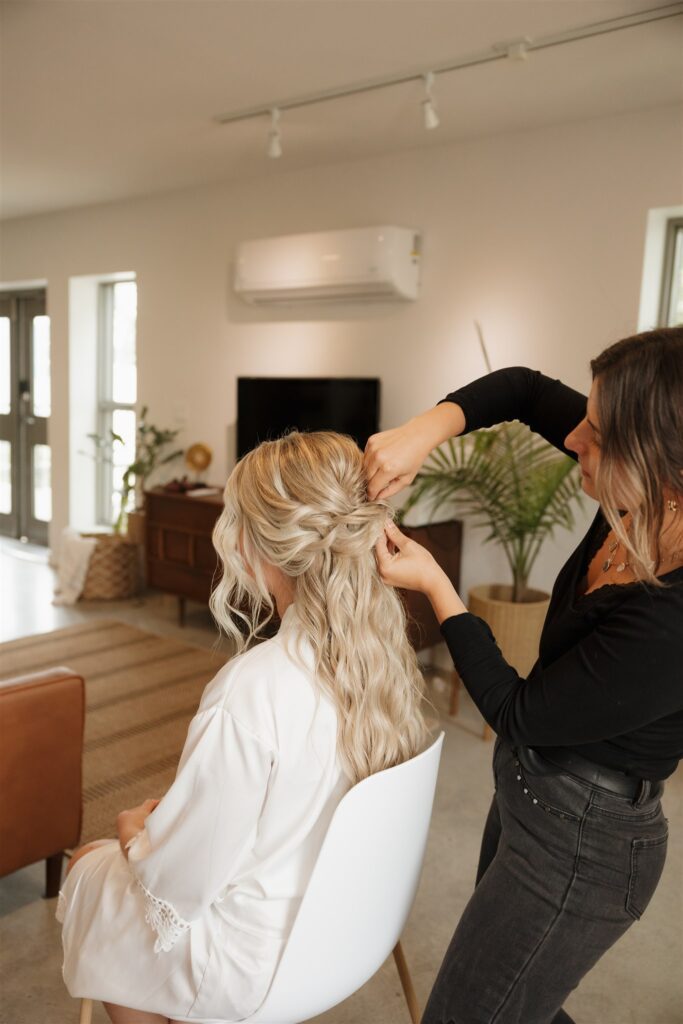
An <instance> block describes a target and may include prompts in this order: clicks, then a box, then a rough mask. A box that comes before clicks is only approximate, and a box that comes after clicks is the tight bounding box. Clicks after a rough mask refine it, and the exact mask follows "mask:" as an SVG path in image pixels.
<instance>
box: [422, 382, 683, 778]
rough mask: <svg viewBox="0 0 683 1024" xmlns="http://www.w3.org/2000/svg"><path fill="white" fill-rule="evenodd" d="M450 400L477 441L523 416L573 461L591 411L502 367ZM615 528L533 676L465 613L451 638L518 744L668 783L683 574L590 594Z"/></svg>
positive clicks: (471, 684)
mask: <svg viewBox="0 0 683 1024" xmlns="http://www.w3.org/2000/svg"><path fill="white" fill-rule="evenodd" d="M444 401H448V402H455V403H456V404H457V405H459V406H460V407H461V409H462V410H463V412H464V414H465V421H466V432H468V431H470V430H476V429H478V428H479V427H487V426H493V425H494V424H496V423H501V422H504V421H506V420H512V419H517V420H521V421H522V422H523V423H526V424H528V426H529V427H531V429H532V430H534V431H536V432H537V433H539V434H541V435H542V436H543V437H544V438H546V440H548V441H550V443H551V444H553V445H555V447H557V448H559V449H560V450H561V451H563V452H565V453H566V454H568V455H573V453H572V452H568V451H567V449H565V447H564V444H563V442H564V438H565V437H566V436H567V434H568V433H569V432H570V430H572V428H573V427H575V426H576V425H577V423H579V421H580V420H581V419H583V417H584V416H585V412H586V397H585V396H584V395H581V394H579V393H578V392H577V391H574V390H572V389H571V388H569V387H567V386H566V385H564V384H562V383H561V382H560V381H558V380H551V379H550V378H549V377H545V376H543V374H541V373H538V372H537V371H534V370H529V369H526V368H525V367H512V368H510V369H506V370H497V371H496V372H494V373H490V374H488V376H486V377H482V378H480V379H479V380H476V381H473V382H472V383H471V384H468V385H466V386H465V387H463V388H460V389H459V390H458V391H454V392H452V393H451V394H449V395H448V396H447V398H445V399H444ZM573 457H575V456H573ZM608 531H609V525H608V523H607V521H606V519H605V517H604V516H603V515H602V512H601V511H600V510H598V512H597V514H596V516H595V519H594V520H593V523H592V524H591V526H590V528H589V530H588V532H587V534H586V536H585V537H584V538H583V540H582V541H581V543H580V544H579V546H578V547H577V548H576V550H575V551H574V553H573V554H572V555H571V556H570V558H569V560H568V561H567V562H566V564H565V565H564V566H563V568H562V569H561V571H560V573H559V575H558V577H557V580H556V581H555V585H554V586H553V590H552V594H551V599H550V606H549V608H548V613H547V616H546V620H545V624H544V626H543V632H542V634H541V640H540V646H539V658H538V661H537V662H536V664H535V665H534V667H533V668H532V670H531V672H530V673H529V676H528V677H527V678H526V679H523V678H521V677H520V676H519V675H518V673H517V672H516V671H515V669H514V668H513V667H512V666H511V665H509V664H508V663H507V662H506V661H505V659H504V658H503V656H502V654H501V652H500V649H499V648H498V646H497V644H496V642H495V639H494V637H493V634H492V633H491V630H490V629H489V627H488V625H487V624H486V623H485V622H484V621H483V620H482V619H480V618H477V617H476V616H474V615H471V614H469V613H467V614H462V615H454V616H452V617H451V618H448V619H446V620H445V621H444V622H443V623H442V626H441V631H442V634H443V637H444V639H445V641H446V643H447V644H448V648H449V650H450V653H451V657H452V658H453V662H454V664H455V667H456V669H457V671H458V673H459V674H460V676H461V678H462V680H463V682H464V684H465V686H466V687H467V689H468V691H469V692H470V694H471V696H472V698H473V700H474V701H475V703H476V705H477V707H478V708H479V710H480V711H481V713H482V715H483V716H484V718H485V719H486V721H487V722H488V723H489V725H491V726H492V728H493V729H494V730H495V731H496V732H497V733H498V734H499V735H500V736H502V737H503V738H504V739H506V740H508V741H509V742H511V743H512V744H513V745H515V744H524V745H527V746H532V747H536V748H538V749H539V751H540V752H541V753H542V752H543V748H544V747H568V748H571V749H572V750H575V751H577V752H578V753H579V754H581V755H582V756H583V757H586V758H589V759H590V760H592V761H595V762H597V763H598V764H602V765H606V766H609V767H611V768H616V769H618V770H620V771H623V772H626V773H627V774H629V775H634V776H637V777H639V778H645V779H651V780H655V779H664V778H666V777H667V776H669V775H670V774H671V773H672V772H673V771H674V770H675V768H676V766H677V764H678V761H679V760H680V758H681V757H683V568H679V569H675V570H673V571H672V572H668V573H665V574H664V575H663V576H661V579H662V580H663V581H664V582H665V583H666V584H667V586H666V587H664V588H658V587H653V586H648V585H647V584H644V583H641V582H634V583H626V584H606V585H604V586H602V587H599V588H598V589H596V590H593V591H592V592H591V593H590V594H585V593H582V591H584V590H585V576H586V572H587V569H588V565H589V562H590V561H591V559H592V557H593V555H594V554H595V552H596V551H597V550H598V548H599V547H600V545H601V544H602V542H603V540H604V539H605V537H606V535H607V533H608Z"/></svg>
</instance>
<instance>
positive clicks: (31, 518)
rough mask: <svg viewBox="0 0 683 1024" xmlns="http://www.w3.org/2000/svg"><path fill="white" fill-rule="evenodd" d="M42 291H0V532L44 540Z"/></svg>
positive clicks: (46, 364)
mask: <svg viewBox="0 0 683 1024" xmlns="http://www.w3.org/2000/svg"><path fill="white" fill-rule="evenodd" d="M49 418H50V321H49V318H48V317H47V316H46V313H45V292H44V291H40V292H12V293H9V292H2V293H0V532H2V533H4V534H7V535H8V536H10V537H19V538H24V539H26V540H30V541H33V542H34V543H35V544H47V528H48V524H49V522H50V520H51V518H52V481H51V452H50V446H49V445H48V442H47V425H48V420H49Z"/></svg>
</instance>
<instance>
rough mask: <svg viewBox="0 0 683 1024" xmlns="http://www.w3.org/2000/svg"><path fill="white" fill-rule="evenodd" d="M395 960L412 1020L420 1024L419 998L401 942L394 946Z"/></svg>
mask: <svg viewBox="0 0 683 1024" xmlns="http://www.w3.org/2000/svg"><path fill="white" fill-rule="evenodd" d="M394 960H395V961H396V969H397V970H398V976H399V978H400V979H401V987H402V989H403V995H404V996H405V997H406V1003H407V1004H408V1011H409V1013H410V1019H411V1021H412V1022H413V1024H420V1016H421V1014H420V1007H419V1006H418V1003H417V996H416V995H415V989H414V988H413V980H412V978H411V977H410V971H409V970H408V964H407V962H406V958H405V954H404V952H403V946H402V945H401V943H400V941H399V942H397V943H396V945H395V946H394Z"/></svg>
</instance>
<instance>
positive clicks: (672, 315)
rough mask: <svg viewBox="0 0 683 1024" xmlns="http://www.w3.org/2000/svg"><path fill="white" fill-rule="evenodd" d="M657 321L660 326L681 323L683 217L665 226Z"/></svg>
mask: <svg viewBox="0 0 683 1024" xmlns="http://www.w3.org/2000/svg"><path fill="white" fill-rule="evenodd" d="M659 322H660V324H661V325H662V327H677V326H678V325H679V324H683V218H680V217H676V218H673V219H672V220H670V221H669V222H668V224H667V228H666V248H665V252H664V271H663V277H662V303H661V309H660V317H659Z"/></svg>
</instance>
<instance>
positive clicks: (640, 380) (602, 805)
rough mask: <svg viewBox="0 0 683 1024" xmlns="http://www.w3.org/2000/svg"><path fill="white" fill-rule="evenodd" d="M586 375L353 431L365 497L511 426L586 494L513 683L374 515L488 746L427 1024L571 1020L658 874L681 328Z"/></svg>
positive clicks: (680, 726)
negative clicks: (575, 532)
mask: <svg viewBox="0 0 683 1024" xmlns="http://www.w3.org/2000/svg"><path fill="white" fill-rule="evenodd" d="M591 368H592V371H593V386H592V388H591V392H590V396H589V398H588V401H586V398H585V397H584V396H583V395H581V394H578V393H577V392H576V391H573V390H572V389H571V388H569V387H566V386H565V385H563V384H561V383H560V382H559V381H556V380H551V379H549V378H548V377H544V376H543V375H542V374H540V373H538V372H534V371H532V370H527V369H524V368H521V367H515V368H513V369H507V370H499V371H497V372H495V373H491V374H489V375H488V376H486V377H483V378H482V379H481V380H477V381H474V382H473V383H472V384H469V385H467V386H466V387H463V388H461V389H460V390H458V391H456V392H454V393H453V394H450V395H448V397H447V398H446V399H445V400H444V402H443V403H440V404H439V405H438V406H437V407H436V408H435V409H432V410H431V411H429V412H426V413H424V414H423V415H421V416H418V417H416V418H415V419H413V420H410V421H409V422H408V423H407V424H405V425H404V426H402V427H399V428H397V429H395V430H388V431H385V432H384V433H381V434H377V435H375V436H374V437H373V438H371V439H370V441H369V442H368V446H367V450H366V455H365V462H366V472H367V477H368V481H369V483H368V490H369V495H370V497H371V498H373V499H374V498H377V497H388V496H390V495H392V494H394V493H396V492H397V491H398V490H400V489H401V487H403V486H404V485H405V484H408V483H410V482H411V481H412V479H413V478H414V476H415V475H416V473H417V471H418V470H419V468H420V466H421V464H422V462H423V461H424V459H425V457H426V456H427V455H428V453H429V451H430V450H431V449H432V448H433V447H435V446H436V445H437V444H439V443H440V442H442V441H444V440H445V439H446V438H447V437H449V436H452V435H455V434H461V433H464V432H465V431H469V430H475V429H476V428H478V427H486V426H491V425H493V424H495V423H499V422H501V421H505V420H512V419H519V420H522V421H523V422H524V423H527V424H528V425H529V426H530V427H531V429H532V430H534V431H536V432H538V433H539V434H542V435H543V436H544V437H545V438H546V439H547V440H548V441H550V442H551V443H552V444H554V445H555V447H557V448H559V449H560V450H562V451H566V452H569V453H570V454H571V453H574V454H575V457H578V461H579V465H580V467H581V472H582V476H583V487H584V490H585V492H586V493H587V494H588V495H590V496H591V497H593V498H596V499H597V500H598V501H599V502H600V508H599V509H598V512H597V514H596V516H595V519H594V521H593V523H592V525H591V527H590V529H589V530H588V533H587V534H586V536H585V537H584V539H583V540H582V541H581V543H580V544H579V546H578V547H577V548H576V550H575V551H574V553H573V554H572V555H571V557H570V558H569V560H568V562H567V563H566V565H565V566H564V567H563V568H562V570H561V571H560V574H559V576H558V577H557V580H556V582H555V585H554V587H553V591H552V597H551V601H550V607H549V609H548V614H547V618H546V621H545V624H544V627H543V633H542V636H541V641H540V651H539V659H538V661H537V662H536V664H535V665H534V667H533V669H532V670H531V672H530V674H529V676H528V678H526V679H522V678H520V676H519V675H518V674H517V672H516V671H515V670H514V669H513V668H512V666H510V665H509V664H507V662H506V661H505V660H504V658H503V657H502V655H501V652H500V650H499V649H498V647H497V646H496V642H495V640H494V638H493V635H492V634H491V632H490V630H489V628H488V626H487V625H486V624H485V623H484V622H483V621H482V620H481V619H479V618H476V617H475V616H474V615H470V614H469V613H468V612H467V609H466V608H465V606H464V604H463V603H462V601H461V600H460V598H459V597H458V595H457V593H456V592H455V590H454V589H453V586H452V584H451V583H450V581H449V580H448V578H447V577H446V575H445V574H444V573H443V571H442V570H441V569H440V568H439V567H438V565H437V564H436V563H435V562H434V560H433V559H432V558H431V556H430V555H429V554H428V553H427V552H426V551H425V550H424V549H423V548H422V547H420V545H419V544H417V543H415V542H414V541H410V540H408V539H407V538H406V537H404V536H403V534H401V533H400V532H399V530H398V529H397V528H396V527H394V526H390V527H388V528H387V536H386V538H385V539H384V540H383V541H381V542H380V544H379V545H378V549H377V556H378V563H379V567H380V572H381V574H382V576H383V578H384V579H385V581H387V582H390V583H393V584H394V585H395V586H400V587H407V588H409V589H415V590H420V591H422V592H423V593H425V594H426V595H427V596H428V598H429V599H430V601H431V604H432V607H433V609H434V612H435V614H436V616H437V617H438V619H439V621H440V623H441V630H442V633H443V637H444V639H445V641H446V643H447V644H448V647H449V650H450V653H451V656H452V658H453V661H454V663H455V667H456V669H457V670H458V672H459V674H460V676H461V678H462V679H463V681H464V683H465V686H466V687H467V689H468V690H469V692H470V694H471V696H472V698H473V699H474V701H475V702H476V704H477V706H478V708H479V709H480V711H481V713H482V714H483V716H484V718H485V719H486V721H487V722H488V723H489V724H490V725H491V726H492V727H493V729H495V731H496V732H497V733H498V737H499V739H498V742H497V743H496V748H495V751H494V764H493V768H494V777H495V782H496V793H495V796H494V799H493V803H492V805H491V809H490V811H489V816H488V820H487V822H486V827H485V831H484V836H483V840H482V848H481V857H480V863H479V870H478V874H477V886H476V889H475V892H474V894H473V896H472V898H471V899H470V901H469V903H468V905H467V907H466V908H465V911H464V913H463V916H462V918H461V920H460V922H459V924H458V926H457V928H456V931H455V934H454V935H453V938H452V940H451V944H450V946H449V948H448V951H447V953H446V956H445V959H444V961H443V964H442V966H441V970H440V972H439V975H438V977H437V980H436V983H435V985H434V989H433V990H432V993H431V996H430V999H429V1003H428V1006H427V1009H426V1011H425V1016H424V1018H423V1024H513V1022H514V1024H519V1022H522V1024H549V1022H553V1024H561V1022H564V1024H567V1022H569V1021H570V1020H571V1018H570V1017H569V1016H568V1015H567V1014H566V1013H565V1012H564V1011H563V1010H562V1009H561V1007H562V1004H563V1002H564V1000H565V998H566V997H567V996H568V995H569V993H570V992H571V991H572V989H573V988H575V986H576V985H577V984H578V983H579V981H580V980H581V978H582V977H583V976H584V975H585V974H586V973H587V972H588V971H589V970H590V969H591V968H592V967H593V966H594V964H595V963H596V962H597V961H598V960H599V958H600V957H601V956H602V954H603V953H604V952H605V950H607V949H608V948H609V947H610V946H612V945H613V943H615V942H616V941H617V939H619V938H620V936H621V935H622V934H623V933H624V932H625V931H626V930H627V929H628V928H629V927H630V926H631V925H632V924H633V922H634V920H637V919H638V918H639V917H640V916H641V914H642V913H643V911H644V910H645V908H646V907H647V905H648V903H649V902H650V899H651V897H652V895H653V893H654V891H655V889H656V887H657V883H658V881H659V878H660V875H661V872H662V868H663V866H664V859H665V854H666V842H667V823H666V819H665V818H664V816H663V813H662V809H661V804H660V796H661V794H662V790H663V780H664V779H666V778H667V776H669V775H671V773H672V772H673V771H674V770H675V768H676V766H677V764H678V761H679V759H680V758H681V756H683V328H670V329H665V330H659V331H651V332H649V333H647V334H641V335H638V336H636V337H633V338H627V339H625V340H624V341H620V342H618V343H617V344H615V345H612V346H611V347H610V348H608V349H606V350H605V351H604V352H603V353H602V354H601V355H600V356H598V357H597V359H594V360H593V361H592V363H591Z"/></svg>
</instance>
